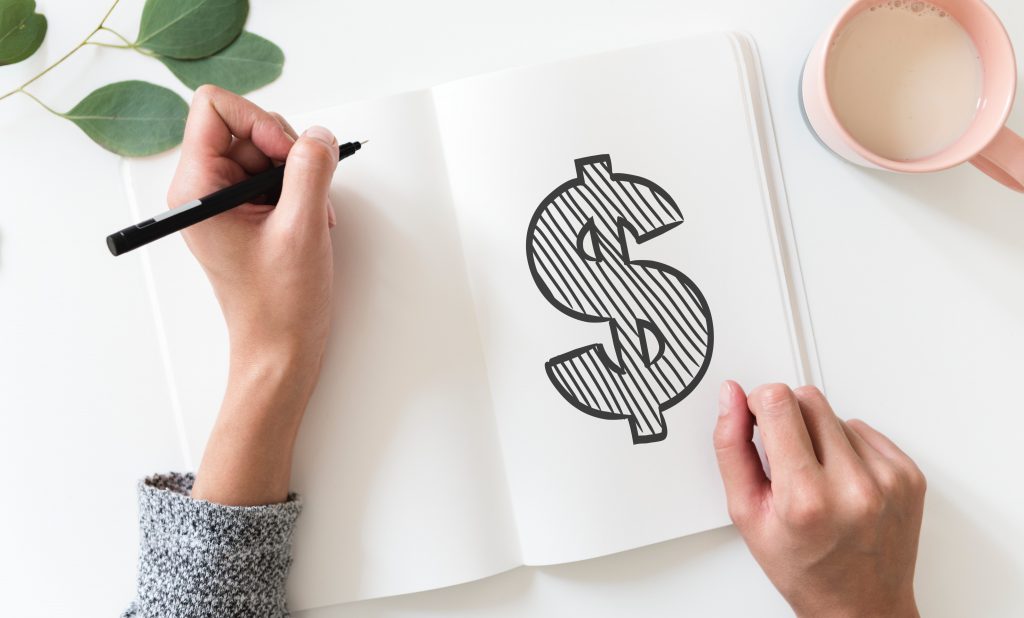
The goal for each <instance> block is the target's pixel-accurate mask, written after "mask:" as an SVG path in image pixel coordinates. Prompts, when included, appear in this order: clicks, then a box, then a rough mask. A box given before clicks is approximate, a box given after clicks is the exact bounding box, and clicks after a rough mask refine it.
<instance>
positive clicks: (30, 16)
mask: <svg viewBox="0 0 1024 618" xmlns="http://www.w3.org/2000/svg"><path fill="white" fill-rule="evenodd" d="M44 37H46V18H45V17H43V16H42V15H40V14H39V13H36V3H35V0H0V66H4V65H6V64H14V63H15V62H21V61H22V60H24V59H26V58H28V57H29V56H31V55H32V54H34V53H36V50H37V49H39V46H40V45H42V44H43V38H44Z"/></svg>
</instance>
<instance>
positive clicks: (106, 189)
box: [0, 0, 1024, 618]
mask: <svg viewBox="0 0 1024 618" xmlns="http://www.w3.org/2000/svg"><path fill="white" fill-rule="evenodd" d="M108 2H109V0H77V1H75V2H71V1H70V0H60V1H58V0H39V5H40V7H41V8H42V10H43V11H44V12H45V13H46V14H47V16H48V17H49V20H50V32H49V35H48V36H47V40H46V43H45V44H44V45H45V48H44V50H43V52H42V53H41V54H40V56H39V57H37V58H33V59H31V60H30V61H28V62H26V63H24V64H21V65H17V66H14V67H4V68H0V91H6V90H7V89H8V88H10V87H13V86H16V85H17V84H18V83H20V82H21V81H22V80H23V79H25V78H26V77H27V76H29V75H31V74H34V72H35V71H37V70H38V69H39V68H41V67H42V66H44V63H45V62H48V61H50V60H52V59H55V58H56V57H58V56H59V55H60V54H62V53H63V52H64V51H65V50H67V49H69V48H70V47H71V46H73V45H74V44H75V43H77V42H78V41H79V40H80V39H81V37H82V36H84V35H85V33H87V32H88V30H90V29H91V28H92V26H93V25H94V24H95V23H96V22H97V21H98V19H99V17H100V16H101V15H102V14H103V12H104V11H105V10H106V8H107V5H108ZM253 4H254V6H253V8H252V14H251V17H250V20H249V28H250V29H251V30H253V31H255V32H257V33H259V34H262V35H265V36H267V37H269V38H271V39H272V40H274V41H275V42H277V43H278V44H279V45H281V47H282V48H283V49H284V51H285V53H286V55H287V57H288V61H287V64H286V67H285V72H284V75H283V77H282V78H281V79H280V80H278V81H277V82H275V83H274V84H272V85H270V86H268V87H267V88H265V89H263V90H261V91H259V92H257V93H255V94H254V95H253V98H254V99H255V100H256V101H257V102H258V103H260V104H261V105H263V106H265V107H267V108H269V109H274V110H279V111H282V112H288V111H295V112H298V111H306V110H311V109H315V108H319V107H325V106H330V105H334V104H338V103H343V102H347V101H352V100H356V99H361V98H366V97H374V96H379V95H384V94H389V93H393V92H399V91H403V90H409V89H415V88H420V87H425V86H430V85H433V84H436V83H440V82H444V81H447V80H450V79H454V78H459V77H464V76H469V75H473V74H477V73H482V72H487V71H492V70H496V69H501V68H505V67H510V66H517V65H524V64H531V63H536V62H541V61H545V60H550V59H556V58H562V57H568V56H574V55H579V54H583V53H588V52H593V51H600V50H606V49H612V48H616V47H623V46H627V45H632V44H638V43H643V42H647V41H653V40H661V39H667V38H673V37H676V36H680V35H684V34H687V33H691V32H699V31H707V30H745V31H748V32H750V33H752V34H753V35H754V37H755V38H756V40H757V42H758V44H759V46H760V51H761V55H762V61H763V64H764V69H765V74H766V79H767V82H768V92H769V96H770V98H771V104H772V107H773V113H774V117H775V128H776V132H777V135H778V141H779V146H780V149H781V156H782V166H783V172H784V174H785V177H786V184H787V187H788V192H789V198H790V203H791V208H792V212H793V220H794V226H795V228H796V237H797V241H798V243H799V250H800V254H801V257H802V264H803V269H804V276H805V280H806V287H807V293H808V298H809V303H810V308H811V314H812V319H813V321H814V327H815V333H816V336H817V341H818V347H819V354H820V358H821V364H822V369H823V373H824V377H825V382H826V386H827V391H828V394H829V396H830V397H831V399H832V401H833V403H834V405H835V407H836V408H837V409H838V410H839V411H840V413H841V414H842V415H844V416H848V417H861V418H864V419H867V420H869V421H870V422H873V423H874V424H875V425H876V426H878V427H879V428H881V429H882V430H883V431H885V432H886V433H888V434H889V435H890V436H891V437H893V438H894V439H895V440H896V441H897V442H898V443H899V444H901V445H902V446H903V447H904V448H905V450H907V451H908V452H909V453H911V454H912V455H913V456H914V457H915V458H916V459H917V460H918V462H919V464H920V465H921V467H922V468H923V469H924V471H925V472H926V474H927V476H928V478H929V481H930V489H929V494H928V504H927V511H926V516H925V524H924V533H923V538H922V542H921V553H920V560H919V564H918V575H917V590H918V596H919V600H920V605H921V607H922V610H923V612H924V613H925V614H926V615H928V616H951V617H952V616H957V617H959V616H1011V615H1021V612H1024V551H1022V550H1024V497H1022V496H1024V490H1022V488H1021V481H1020V471H1021V470H1022V469H1024V448H1022V447H1021V430H1022V429H1024V415H1022V412H1024V403H1022V394H1021V391H1020V386H1021V384H1022V376H1024V360H1022V357H1024V318H1022V316H1024V283H1022V275H1024V196H1020V195H1017V194H1014V193H1012V192H1010V191H1008V190H1005V189H1003V188H1001V187H999V186H997V185H996V184H995V183H994V182H989V181H988V180H986V179H985V178H984V177H983V176H982V175H981V174H980V173H978V172H976V171H975V170H973V169H971V168H969V167H961V168H958V169H955V170H952V171H949V172H944V173H941V174H936V175H931V176H926V177H898V176H893V175H888V174H882V173H875V172H869V171H865V170H862V169H859V168H855V167H853V166H850V165H847V164H845V163H842V162H840V161H839V160H837V159H836V158H835V157H833V156H831V155H830V154H828V153H827V152H825V151H824V150H822V149H821V147H820V146H819V145H818V144H817V143H816V142H815V141H814V139H813V138H812V136H811V135H810V133H808V131H807V130H806V129H805V127H804V125H803V121H802V120H801V117H800V113H799V110H798V105H797V80H798V76H799V73H800V68H801V64H802V61H803V59H804V57H805V55H806V53H807V50H808V49H809V48H810V46H811V44H812V43H813V41H814V40H815V38H816V37H817V36H818V34H819V33H820V32H821V31H822V29H823V28H824V27H825V25H826V23H827V22H828V21H829V20H830V19H831V18H832V17H833V16H834V15H835V14H836V13H837V12H838V11H839V9H840V8H841V6H842V5H844V2H843V1H840V0H788V1H787V2H782V1H781V0H715V1H710V0H704V1H701V2H697V1H695V0H630V1H628V2H627V1H626V0H619V1H618V2H611V1H598V0H589V1H588V0H520V1H518V2H514V3H501V4H499V3H495V2H481V1H479V0H477V1H473V0H432V1H431V2H419V1H415V0H406V1H404V2H398V1H391V2H382V1H367V0H362V1H352V0H344V1H339V0H319V1H303V2H267V1H262V2H254V3H253ZM991 4H992V5H993V8H995V9H996V11H997V12H998V13H999V14H1000V15H1001V16H1002V18H1003V20H1004V22H1005V23H1006V26H1007V29H1008V30H1009V31H1010V33H1011V35H1013V36H1015V37H1017V39H1018V42H1019V45H1021V46H1022V48H1024V4H1022V3H1021V2H1020V0H992V2H991ZM141 5H142V0H130V1H126V2H123V3H122V6H120V7H119V8H118V10H117V12H116V13H115V16H114V18H113V21H112V23H113V25H114V26H115V27H116V28H119V29H121V30H122V31H124V32H126V33H128V34H129V35H131V34H134V32H135V24H136V23H137V19H138V15H139V12H140V11H141ZM129 78H143V79H148V80H150V81H155V82H158V83H161V84H164V85H167V86H170V87H173V88H175V89H177V90H178V91H180V92H181V93H182V94H183V95H186V96H187V90H186V89H184V88H183V87H181V86H180V85H179V84H177V83H176V82H175V80H174V79H173V78H172V77H171V76H170V74H169V73H168V72H167V71H166V70H164V69H163V67H161V66H159V65H158V64H156V63H155V62H154V61H151V60H149V59H146V58H144V57H142V56H139V55H137V54H132V53H130V52H125V51H119V50H110V49H99V48H89V49H86V50H84V51H83V52H81V53H80V54H79V55H78V56H77V57H75V58H74V59H73V60H72V61H70V62H68V63H66V65H65V66H62V67H61V68H59V69H57V70H56V71H54V72H53V73H52V74H51V75H48V76H47V77H45V78H44V79H43V80H41V81H40V82H39V83H38V85H37V86H36V87H35V89H34V92H35V93H36V94H38V95H39V96H41V97H42V98H43V99H44V100H46V101H47V102H48V103H50V104H51V105H52V106H55V107H57V108H58V109H67V108H70V107H71V106H72V105H73V104H74V103H76V102H77V101H78V100H79V99H80V98H81V97H83V96H84V95H85V94H86V93H88V92H89V91H91V90H92V89H93V88H95V87H98V86H100V85H103V84H105V83H108V82H110V81H114V80H119V79H129ZM1021 98H1024V97H1018V107H1019V110H1018V111H1017V113H1016V114H1015V115H1014V116H1013V118H1012V120H1011V126H1012V127H1014V128H1016V129H1017V130H1024V106H1021V105H1020V103H1021V101H1020V99H1021ZM119 163H120V162H119V159H118V158H117V157H115V156H113V155H110V154H107V153H105V152H103V151H101V150H100V149H99V148H98V147H96V146H95V145H93V144H92V143H91V142H90V141H89V140H88V139H87V138H85V136H84V135H83V134H82V133H81V132H79V131H78V129H76V128H75V127H74V126H72V125H71V124H70V123H68V122H66V121H63V120H60V119H58V118H54V117H52V116H50V115H48V114H47V113H46V112H44V111H42V110H41V109H39V108H38V107H36V106H35V105H34V104H33V103H32V102H31V101H29V100H28V99H26V98H24V97H15V98H12V99H8V100H5V101H2V102H0V170H2V171H0V487H2V488H3V496H4V497H3V499H2V500H3V502H2V508H0V598H2V601H0V603H2V608H0V613H2V614H4V615H9V616H19V617H22V616H46V617H55V616H76V617H80V616H114V615H116V614H117V613H118V612H119V611H120V610H121V609H122V608H123V606H124V605H125V604H126V603H127V601H128V600H129V598H130V597H131V595H132V591H133V585H134V577H135V558H136V543H137V531H136V522H135V504H134V501H135V493H134V492H135V487H134V484H135V481H136V479H137V478H139V477H141V476H143V475H145V474H148V473H151V472H154V471H162V470H168V469H177V468H180V467H181V466H182V461H181V456H180V453H179V451H178V449H177V442H176V440H175V439H174V433H173V432H174V428H173V426H172V422H171V418H172V417H171V413H170V409H169V403H168V391H167V388H166V385H165V382H164V377H163V373H162V365H161V359H160V357H159V353H158V347H157V345H156V340H155V331H154V328H153V325H152V324H153V322H152V319H151V313H150V312H151V308H150V306H149V304H148V300H147V296H146V291H145V287H144V280H143V277H142V271H141V267H140V263H139V261H138V260H137V259H135V258H131V257H128V258H121V259H118V260H114V259H112V258H111V257H110V256H109V254H108V253H107V250H106V248H105V247H104V245H103V242H102V239H103V238H104V236H105V235H106V234H108V233H109V232H111V231H112V230H114V229H118V228H120V227H122V226H123V225H124V224H125V222H126V219H127V217H128V213H127V207H126V205H125V202H124V198H123V189H122V187H121V184H120V177H119V174H118V169H119ZM741 292H742V291H741V290H737V293H738V294H739V293H741ZM567 612H572V613H573V614H574V615H583V616H593V617H605V616H608V617H611V616H616V617H617V616H680V615H686V616H785V615H788V614H789V611H788V608H787V606H786V605H785V604H784V603H783V602H782V600H781V599H780V598H779V597H778V596H777V594H776V593H775V591H774V589H773V588H772V587H771V585H770V583H769V582H768V581H767V579H766V578H765V577H764V576H763V575H762V573H761V572H760V570H759V569H758V567H757V565H756V564H755V563H754V561H753V560H752V559H751V558H750V556H749V555H748V554H747V552H746V550H745V548H744V546H743V544H742V541H741V540H740V538H739V537H738V535H737V534H736V532H735V530H734V529H732V528H727V529H723V530H718V531H713V532H708V533H705V534H700V535H696V536H693V537H689V538H685V539H680V540H677V541H673V542H669V543H664V544H661V545H657V546H654V547H649V548H644V549H640V550H636V551H632V552H628V553H625V554H621V555H617V556H611V557H607V558H602V559H598V560H593V561H589V562H583V563H576V564H569V565H562V566H558V567H551V568H537V569H528V568H523V569H517V570H515V571H512V572H509V573H506V574H503V575H499V576H496V577H493V578H490V579H487V580H483V581H479V582H475V583H470V584H466V585H463V586H457V587H453V588H448V589H444V590H436V591H431V592H426V593H420V594H414V595H408V596H404V597H398V598H392V599H382V600H376V601H370V602H364V603H356V604H351V605H346V606H338V607H334V608H327V609H322V610H318V611H313V612H306V613H303V614H302V616H306V617H307V618H312V617H314V616H315V617H316V618H334V617H346V618H347V617H357V616H358V617H364V616H365V617H369V616H373V617H382V618H383V617H407V616H408V617H411V616H441V615H445V616H447V615H451V616H479V617H483V618H488V617H495V618H496V617H505V616H526V615H529V616H539V617H544V616H551V617H556V616H557V617H561V616H564V615H565V614H566V613H567Z"/></svg>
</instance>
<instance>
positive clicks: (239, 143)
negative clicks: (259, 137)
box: [227, 139, 270, 175]
mask: <svg viewBox="0 0 1024 618" xmlns="http://www.w3.org/2000/svg"><path fill="white" fill-rule="evenodd" d="M227 157H228V158H229V159H231V160H232V161H234V162H235V163H237V164H238V165H239V166H241V168H242V169H244V170H245V173H246V174H250V175H252V174H259V173H260V172H263V171H266V169H267V168H269V167H270V157H268V156H267V155H265V154H263V151H261V150H260V149H259V148H257V147H256V144H253V143H252V142H250V141H249V140H247V139H235V141H234V142H232V144H231V147H230V148H229V149H228V153H227Z"/></svg>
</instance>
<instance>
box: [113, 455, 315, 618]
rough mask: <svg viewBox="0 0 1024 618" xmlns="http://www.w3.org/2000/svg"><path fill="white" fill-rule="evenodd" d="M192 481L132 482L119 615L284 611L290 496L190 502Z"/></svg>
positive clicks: (187, 477) (226, 615) (229, 617)
mask: <svg viewBox="0 0 1024 618" xmlns="http://www.w3.org/2000/svg"><path fill="white" fill-rule="evenodd" d="M194 480H195V477H194V476H193V475H191V474H177V473H171V474H167V475H158V476H152V477H149V478H147V479H145V480H144V481H142V482H140V483H139V527H140V542H139V581H138V591H137V593H136V598H135V601H134V602H133V603H132V605H131V607H129V608H128V610H127V611H126V612H125V613H124V615H123V616H124V618H171V617H173V618H200V617H202V618H214V617H216V618H234V617H242V616H245V617H246V618H264V617H266V618H271V617H272V618H278V617H280V616H287V615H288V609H287V607H286V606H285V598H284V583H285V579H286V578H287V576H288V567H289V566H290V565H291V543H292V530H293V528H294V527H295V520H296V518H297V517H298V516H299V511H300V510H301V508H302V505H301V502H300V501H299V499H298V497H297V496H295V495H294V494H292V495H289V496H288V501H287V502H283V503H281V504H272V505H267V506H252V507H237V506H222V505H219V504H213V503H210V502H205V501H202V500H193V499H192V498H191V497H190V496H189V493H190V491H191V489H192V483H193V481H194Z"/></svg>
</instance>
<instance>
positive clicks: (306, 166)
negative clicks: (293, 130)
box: [274, 126, 338, 225]
mask: <svg viewBox="0 0 1024 618" xmlns="http://www.w3.org/2000/svg"><path fill="white" fill-rule="evenodd" d="M337 166H338V140H337V139H336V138H335V137H334V135H333V134H331V132H330V131H328V130H327V129H325V128H323V127H316V126H314V127H310V128H309V129H308V130H307V131H306V132H305V133H303V134H302V136H301V137H299V139H298V140H297V141H296V142H295V146H293V147H292V149H291V151H290V152H289V153H288V160H287V163H286V165H285V168H284V183H283V185H282V188H281V199H280V201H279V202H278V207H277V210H276V211H275V213H274V214H275V215H276V216H279V217H284V218H288V219H289V220H290V221H292V222H296V221H300V222H304V223H314V224H318V225H323V221H324V219H323V216H324V207H325V206H324V205H325V204H326V203H327V199H328V191H329V190H330V187H331V178H333V177H334V170H335V169H336V168H337Z"/></svg>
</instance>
